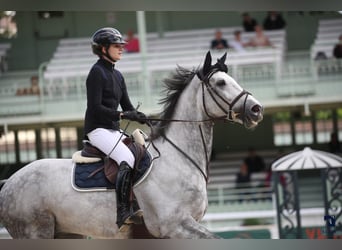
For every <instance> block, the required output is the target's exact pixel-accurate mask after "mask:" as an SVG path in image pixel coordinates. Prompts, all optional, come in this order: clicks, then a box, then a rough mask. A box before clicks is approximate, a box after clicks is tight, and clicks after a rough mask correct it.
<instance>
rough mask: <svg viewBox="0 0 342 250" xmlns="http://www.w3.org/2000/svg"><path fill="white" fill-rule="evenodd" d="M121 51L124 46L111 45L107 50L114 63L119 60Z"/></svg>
mask: <svg viewBox="0 0 342 250" xmlns="http://www.w3.org/2000/svg"><path fill="white" fill-rule="evenodd" d="M123 50H124V45H122V44H111V45H110V46H109V48H108V53H109V55H110V56H111V57H112V58H113V59H114V60H115V61H119V60H120V59H121V55H122V52H123Z"/></svg>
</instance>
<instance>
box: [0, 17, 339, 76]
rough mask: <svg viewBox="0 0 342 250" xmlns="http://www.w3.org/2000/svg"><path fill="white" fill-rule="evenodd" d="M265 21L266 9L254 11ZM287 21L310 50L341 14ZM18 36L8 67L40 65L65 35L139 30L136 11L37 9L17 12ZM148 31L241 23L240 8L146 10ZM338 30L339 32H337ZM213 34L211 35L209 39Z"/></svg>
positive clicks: (291, 45) (295, 44) (297, 42)
mask: <svg viewBox="0 0 342 250" xmlns="http://www.w3.org/2000/svg"><path fill="white" fill-rule="evenodd" d="M250 14H251V16H253V17H255V18H256V19H257V21H258V22H259V23H262V21H263V19H264V17H265V15H266V12H251V13H250ZM283 17H284V18H285V20H286V21H287V27H286V30H287V40H288V49H289V50H309V49H310V46H311V44H312V42H313V39H314V36H315V33H316V30H317V23H318V20H319V19H329V18H342V15H339V14H338V13H337V12H324V13H318V12H313V13H309V12H303V13H302V14H300V13H298V12H284V13H283ZM16 21H17V26H18V36H17V37H16V38H14V39H11V40H6V39H0V43H1V42H11V43H12V49H11V50H10V51H9V59H8V60H9V69H10V70H26V69H37V68H38V66H39V65H40V63H42V62H44V61H47V60H49V59H50V58H51V57H52V55H53V52H54V51H55V49H56V46H57V44H58V41H59V40H60V39H61V38H64V37H91V35H92V34H93V32H94V31H95V30H97V29H98V28H100V27H104V26H114V27H116V28H118V29H119V30H120V31H121V32H122V33H125V32H126V31H127V30H129V29H133V30H134V31H137V24H136V13H135V12H133V11H121V12H115V11H108V12H99V11H98V12H70V11H66V12H64V16H63V17H61V18H51V19H39V18H38V14H37V12H34V11H31V12H22V11H19V12H17V15H16ZM146 25H147V27H146V29H147V32H157V31H159V32H161V31H165V30H180V29H200V28H216V27H224V26H239V25H241V12H237V11H232V12H226V11H224V12H223V11H222V12H203V11H200V12H189V11H183V12H180V11H177V12H176V11H166V12H154V11H147V12H146ZM338 35H339V34H337V36H338ZM210 39H212V37H208V41H210Z"/></svg>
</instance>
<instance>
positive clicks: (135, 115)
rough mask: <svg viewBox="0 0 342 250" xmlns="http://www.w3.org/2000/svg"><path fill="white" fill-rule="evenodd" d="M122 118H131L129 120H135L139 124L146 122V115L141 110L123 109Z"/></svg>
mask: <svg viewBox="0 0 342 250" xmlns="http://www.w3.org/2000/svg"><path fill="white" fill-rule="evenodd" d="M121 118H122V119H126V120H131V121H137V122H140V123H141V124H144V123H146V119H147V117H146V115H145V114H144V113H142V112H139V111H136V110H132V111H125V112H123V113H122V115H121Z"/></svg>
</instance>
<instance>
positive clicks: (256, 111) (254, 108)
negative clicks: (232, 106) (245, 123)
mask: <svg viewBox="0 0 342 250" xmlns="http://www.w3.org/2000/svg"><path fill="white" fill-rule="evenodd" d="M252 111H253V112H254V113H260V111H261V106H260V105H254V106H253V107H252Z"/></svg>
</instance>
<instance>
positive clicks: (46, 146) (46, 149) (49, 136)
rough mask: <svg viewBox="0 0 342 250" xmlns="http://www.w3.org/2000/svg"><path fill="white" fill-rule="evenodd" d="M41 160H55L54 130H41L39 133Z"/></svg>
mask: <svg viewBox="0 0 342 250" xmlns="http://www.w3.org/2000/svg"><path fill="white" fill-rule="evenodd" d="M40 136H41V140H42V156H43V158H56V157H57V152H56V133H55V129H54V128H43V129H42V130H41V131H40Z"/></svg>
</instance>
